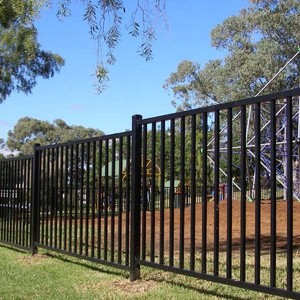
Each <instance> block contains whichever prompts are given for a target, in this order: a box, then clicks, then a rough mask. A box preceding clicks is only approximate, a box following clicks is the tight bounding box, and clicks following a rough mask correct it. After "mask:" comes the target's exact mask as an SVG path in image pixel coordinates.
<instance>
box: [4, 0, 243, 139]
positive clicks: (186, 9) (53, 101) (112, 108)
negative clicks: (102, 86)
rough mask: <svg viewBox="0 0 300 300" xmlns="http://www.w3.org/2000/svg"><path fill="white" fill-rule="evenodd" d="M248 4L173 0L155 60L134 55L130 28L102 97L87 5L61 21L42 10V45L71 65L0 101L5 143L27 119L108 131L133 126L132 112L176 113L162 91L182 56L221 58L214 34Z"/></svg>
mask: <svg viewBox="0 0 300 300" xmlns="http://www.w3.org/2000/svg"><path fill="white" fill-rule="evenodd" d="M131 1H133V0H131ZM74 2H75V3H76V2H79V0H75V1H74ZM125 2H127V3H128V2H129V0H126V1H125ZM131 3H133V2H131ZM247 4H248V1H247V0H227V1H224V0H210V1H201V0H185V1H175V0H168V1H167V23H168V26H169V30H164V29H163V28H161V29H160V28H158V29H159V30H158V35H157V41H155V43H154V45H153V50H154V59H153V60H152V61H149V62H145V61H144V60H143V58H141V57H140V56H139V55H138V54H137V53H136V50H137V47H138V45H139V44H138V41H136V40H134V39H133V38H131V37H130V36H129V35H128V34H127V33H126V32H125V30H124V35H123V36H122V40H121V42H120V44H119V46H118V48H117V49H116V52H115V54H116V57H117V62H116V64H115V65H114V66H112V67H111V68H110V81H109V86H108V88H107V89H106V90H105V91H104V92H103V93H102V94H96V93H95V89H94V87H93V82H94V78H93V76H92V74H93V72H94V67H95V65H96V63H97V58H96V47H95V44H94V42H93V41H92V40H91V39H90V37H89V34H88V27H87V25H86V24H85V23H84V22H83V21H82V18H83V17H82V7H81V6H80V5H79V4H74V6H73V7H74V8H75V9H74V10H73V13H72V16H71V17H70V18H67V19H65V20H64V21H63V22H60V21H58V20H57V18H56V12H55V10H54V9H52V10H51V9H47V10H44V11H43V12H42V15H41V18H40V19H39V21H38V22H37V28H38V31H39V42H40V43H41V45H42V47H43V49H45V50H50V51H52V52H54V53H58V54H60V55H61V56H62V57H64V58H65V60H66V64H65V66H64V67H63V68H62V70H61V72H60V73H58V74H56V75H55V76H54V77H53V78H51V79H49V80H43V79H41V80H38V84H37V86H36V87H35V88H34V89H33V92H32V94H30V95H24V94H22V93H20V94H18V93H13V94H12V95H11V96H10V97H9V98H8V99H7V100H6V101H5V102H4V103H2V104H0V138H4V139H6V137H7V132H8V130H11V129H13V126H14V125H15V124H16V123H17V121H18V119H19V118H21V117H25V116H29V117H33V118H37V119H40V120H47V121H50V122H52V121H53V120H55V119H58V118H60V119H63V120H64V121H66V122H67V123H68V124H69V125H83V126H85V127H92V128H98V129H100V130H102V131H104V132H105V133H106V134H109V133H116V132H122V131H124V130H126V129H130V128H131V116H132V115H134V114H141V115H142V116H143V117H145V118H146V117H153V116H158V115H162V114H167V113H171V112H174V111H175V108H174V107H173V106H172V105H171V100H172V95H171V94H169V93H168V91H166V90H164V89H163V88H162V86H163V84H164V81H165V80H166V78H167V77H168V76H169V75H170V73H171V72H173V71H175V70H176V68H177V65H178V64H179V63H180V62H181V61H182V60H184V59H189V60H192V61H196V62H199V63H200V64H201V66H204V65H205V63H206V62H208V60H210V59H215V58H218V57H222V56H223V55H224V53H222V52H220V51H217V50H215V49H213V48H212V47H211V46H210V31H211V30H212V29H213V28H214V27H215V26H216V25H217V24H219V23H221V22H222V21H223V20H224V19H226V18H227V17H229V16H231V15H234V14H237V13H238V12H239V10H240V9H241V8H244V7H246V6H247Z"/></svg>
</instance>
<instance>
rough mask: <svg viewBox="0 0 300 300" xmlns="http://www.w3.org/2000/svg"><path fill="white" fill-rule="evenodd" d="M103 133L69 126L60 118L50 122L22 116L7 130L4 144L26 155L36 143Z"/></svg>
mask: <svg viewBox="0 0 300 300" xmlns="http://www.w3.org/2000/svg"><path fill="white" fill-rule="evenodd" d="M103 134H104V133H103V132H102V131H100V130H98V129H93V128H85V127H83V126H70V125H68V124H67V123H66V122H65V121H63V120H61V119H57V120H55V121H54V122H53V123H50V122H48V121H42V120H38V119H34V118H30V117H24V118H21V119H19V120H18V122H17V124H16V125H15V126H14V129H13V130H12V131H9V132H8V139H7V142H6V144H7V146H8V148H9V149H10V150H12V151H15V150H17V151H20V153H21V155H27V154H31V153H32V149H33V145H34V144H36V143H39V144H41V145H49V144H57V143H63V142H67V141H72V140H78V139H84V138H89V137H94V136H101V135H103ZM0 142H1V141H0Z"/></svg>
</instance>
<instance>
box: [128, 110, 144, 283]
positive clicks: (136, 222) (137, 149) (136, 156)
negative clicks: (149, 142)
mask: <svg viewBox="0 0 300 300" xmlns="http://www.w3.org/2000/svg"><path fill="white" fill-rule="evenodd" d="M141 119H142V116H141V115H134V116H132V159H131V193H132V197H131V232H130V233H131V244H130V280H131V281H134V280H136V279H139V278H140V231H141V230H140V223H141V222H140V221H141V152H142V151H141V146H142V126H141V125H138V124H137V123H138V121H139V120H141Z"/></svg>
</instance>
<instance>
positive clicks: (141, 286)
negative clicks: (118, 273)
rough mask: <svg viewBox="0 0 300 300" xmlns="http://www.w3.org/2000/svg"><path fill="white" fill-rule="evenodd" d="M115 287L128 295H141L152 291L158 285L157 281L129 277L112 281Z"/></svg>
mask: <svg viewBox="0 0 300 300" xmlns="http://www.w3.org/2000/svg"><path fill="white" fill-rule="evenodd" d="M110 284H111V286H112V288H113V289H116V290H118V291H119V292H121V293H123V294H126V295H140V294H144V293H147V292H149V291H152V290H154V289H155V287H156V286H157V282H155V281H153V280H148V281H146V280H136V281H133V282H132V281H128V279H122V280H115V281H113V282H111V283H110Z"/></svg>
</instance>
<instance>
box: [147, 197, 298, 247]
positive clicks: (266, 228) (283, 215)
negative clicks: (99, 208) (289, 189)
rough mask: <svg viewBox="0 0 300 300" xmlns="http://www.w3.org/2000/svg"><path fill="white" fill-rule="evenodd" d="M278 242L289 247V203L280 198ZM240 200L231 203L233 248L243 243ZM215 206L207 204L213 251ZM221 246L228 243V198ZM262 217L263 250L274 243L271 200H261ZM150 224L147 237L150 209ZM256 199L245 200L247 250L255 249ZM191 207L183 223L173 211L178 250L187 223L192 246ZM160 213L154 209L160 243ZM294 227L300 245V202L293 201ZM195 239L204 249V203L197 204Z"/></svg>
mask: <svg viewBox="0 0 300 300" xmlns="http://www.w3.org/2000/svg"><path fill="white" fill-rule="evenodd" d="M276 208H277V209H276V240H277V242H276V245H277V249H284V248H285V249H286V243H287V202H286V201H277V202H276ZM240 211H241V202H240V201H237V200H235V201H233V202H232V245H233V250H238V249H239V248H240V242H241V238H240V236H241V232H240V227H241V214H240ZM214 212H215V206H214V203H213V202H208V203H207V229H206V234H207V248H208V250H212V249H213V247H214V236H215V233H214V231H215V220H214V214H215V213H214ZM218 212H219V230H218V233H219V249H220V251H222V250H223V251H224V250H226V248H227V246H226V244H227V235H228V229H227V228H228V227H227V201H226V200H225V201H221V202H220V204H219V210H218ZM260 213H261V220H260V232H261V235H260V237H261V249H265V250H267V249H269V247H270V242H271V234H270V232H271V229H270V228H271V225H270V222H271V202H270V201H268V200H264V201H261V206H260ZM169 215H170V210H169V209H166V210H165V214H164V250H165V251H167V250H168V247H169V230H170V229H169V228H170V218H169ZM146 220H147V223H146V224H147V225H146V232H147V238H146V240H147V241H149V240H150V235H151V227H150V224H151V212H150V211H147V216H146ZM256 222H258V220H256V218H255V202H247V203H246V240H247V241H246V246H247V249H253V248H254V247H255V226H256ZM190 224H191V207H190V206H189V207H186V208H185V211H184V224H181V223H180V209H178V208H177V209H175V210H174V244H175V249H176V248H177V249H178V245H179V243H180V227H181V226H184V243H185V249H187V250H188V249H189V247H190V246H189V245H190V234H191V225H190ZM160 228H161V227H160V212H159V211H156V212H155V242H156V243H157V244H159V239H160V236H161V229H160ZM293 228H294V231H293V232H294V238H293V243H294V248H297V249H298V248H300V202H296V201H295V202H294V203H293ZM195 241H196V250H197V249H198V250H199V249H201V243H202V204H197V205H196V212H195Z"/></svg>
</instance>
